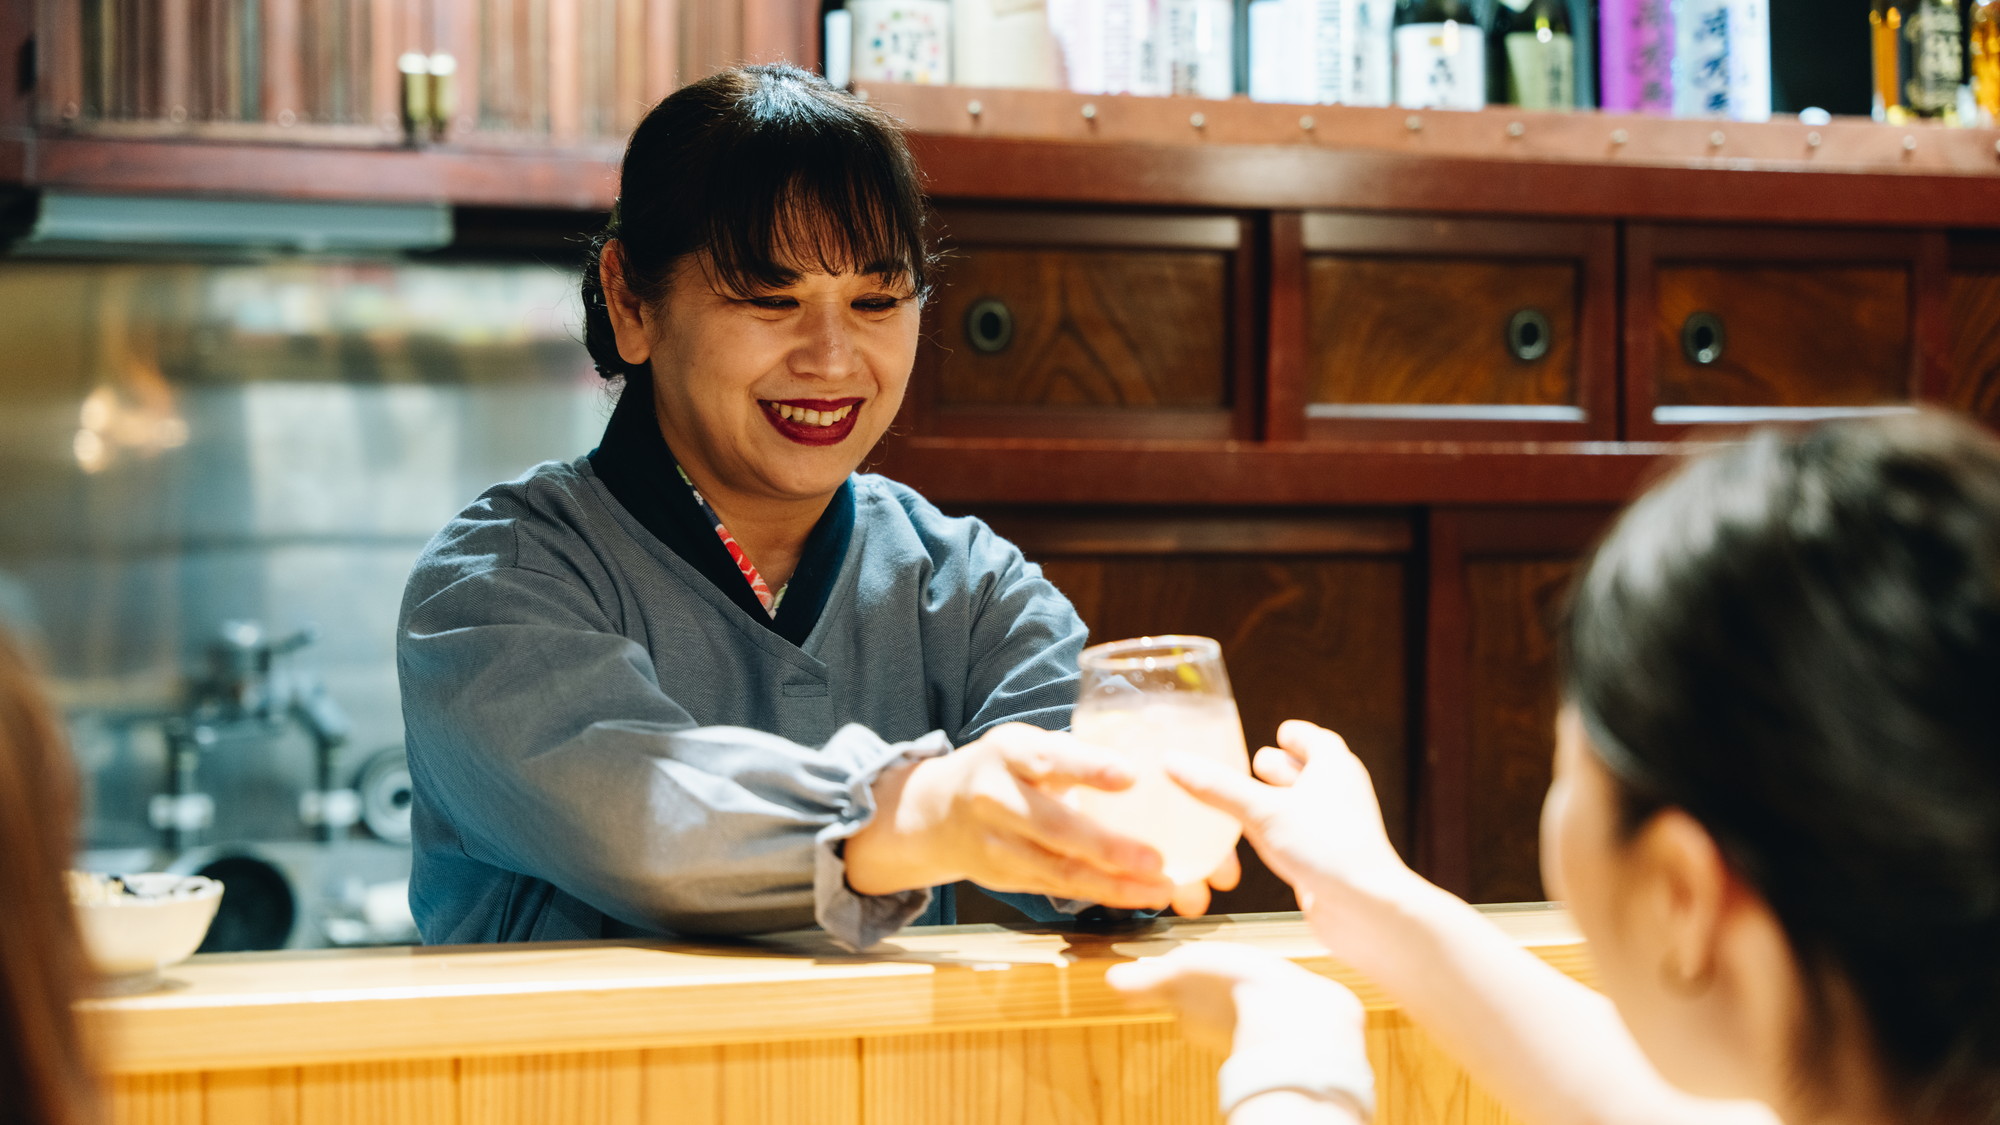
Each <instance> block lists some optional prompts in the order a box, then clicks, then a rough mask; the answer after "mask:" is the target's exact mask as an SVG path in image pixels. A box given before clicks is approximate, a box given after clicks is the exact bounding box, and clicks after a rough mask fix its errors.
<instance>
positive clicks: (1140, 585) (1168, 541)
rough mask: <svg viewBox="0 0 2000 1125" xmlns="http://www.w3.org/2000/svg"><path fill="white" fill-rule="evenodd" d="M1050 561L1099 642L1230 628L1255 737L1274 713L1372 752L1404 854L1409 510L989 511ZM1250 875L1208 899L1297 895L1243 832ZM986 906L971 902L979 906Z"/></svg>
mask: <svg viewBox="0 0 2000 1125" xmlns="http://www.w3.org/2000/svg"><path fill="white" fill-rule="evenodd" d="M981 514H982V515H984V516H985V518H987V520H988V521H989V522H990V523H992V525H993V526H994V528H995V530H997V531H999V532H1000V533H1001V534H1003V535H1006V536H1007V537H1009V538H1010V539H1012V540H1014V542H1016V543H1018V544H1019V545H1020V546H1021V549H1022V550H1023V552H1024V553H1026V554H1027V556H1028V557H1029V558H1030V559H1032V560H1034V561H1036V562H1038V563H1040V564H1041V566H1042V569H1043V573H1044V574H1046V575H1047V577H1048V578H1049V580H1050V581H1051V582H1053V583H1055V584H1056V586H1057V587H1058V588H1060V589H1061V590H1062V591H1063V593H1064V594H1066V595H1068V596H1069V598H1070V600H1071V601H1072V602H1073V603H1074V604H1075V605H1076V609H1077V613H1078V615H1079V616H1081V617H1082V618H1083V620H1084V623H1085V624H1086V625H1088V626H1089V627H1090V633H1091V638H1092V639H1093V640H1094V641H1106V640H1116V639H1119V638H1121V637H1135V636H1147V635H1157V634H1160V633H1194V634H1197V635H1201V636H1211V637H1215V638H1216V639H1218V640H1219V641H1221V642H1222V654H1223V661H1224V663H1225V664H1226V665H1227V667H1228V670H1229V678H1230V683H1231V685H1232V687H1233V689H1234V691H1235V694H1236V703H1237V709H1238V711H1239V712H1240V713H1241V714H1242V716H1243V727H1244V731H1245V734H1246V736H1247V737H1248V739H1249V743H1250V748H1251V749H1252V750H1253V751H1254V750H1255V749H1256V748H1257V747H1258V746H1264V745H1269V744H1271V742H1272V741H1273V740H1274V739H1275V737H1276V733H1277V727H1278V724H1279V723H1281V722H1283V721H1284V720H1286V719H1307V720H1310V721H1312V722H1316V723H1319V724H1321V725H1323V726H1326V727H1330V728H1332V729H1334V730H1337V731H1340V732H1341V733H1342V734H1343V735H1344V736H1345V737H1346V738H1347V740H1348V744H1349V745H1350V746H1352V747H1353V748H1354V751H1355V753H1356V754H1358V755H1360V756H1361V758H1362V760H1363V761H1365V762H1366V763H1367V764H1368V769H1369V772H1370V773H1371V774H1372V775H1373V777H1374V780H1375V788H1376V793H1377V796H1378V797H1379V798H1380V800H1381V802H1382V813H1383V820H1384V822H1385V824H1386V826H1387V827H1388V829H1389V834H1390V837H1391V839H1393V840H1394V841H1395V842H1396V843H1397V845H1398V846H1399V847H1402V848H1403V849H1404V851H1405V853H1406V854H1407V853H1408V851H1409V849H1408V843H1409V840H1410V828H1411V823H1412V820H1411V815H1410V814H1411V809H1410V787H1411V781H1412V774H1411V770H1410V764H1411V718H1412V705H1413V702H1414V699H1415V695H1414V684H1413V677H1414V669H1415V667H1416V664H1415V657H1416V655H1417V654H1416V652H1415V651H1414V650H1413V649H1412V647H1411V645H1410V640H1409V636H1410V634H1409V623H1410V620H1411V617H1412V614H1413V613H1415V612H1416V610H1417V603H1418V602H1419V601H1420V600H1421V592H1420V588H1419V587H1418V585H1417V583H1416V580H1415V576H1416V574H1417V568H1416V561H1417V560H1416V558H1415V556H1414V550H1415V542H1416V533H1415V528H1414V526H1413V522H1412V520H1411V519H1410V517H1409V516H1407V515H1400V514H1379V513H1364V512H1353V511H1342V510H1305V511H1292V512H1285V513H1283V514H1271V513H1249V512H1241V511H1229V512H1202V511H1200V510H1189V509H1181V510H1177V511H1174V512H1171V513H1156V512H1146V511H1135V510H1133V509H1129V508H1128V509H1088V510H1082V511H1078V510H1073V509H1053V510H1051V509H1027V510H1022V509H1008V508H994V509H986V510H984V511H982V513H981ZM1241 855H1242V857H1243V859H1244V861H1245V878H1244V881H1243V884H1242V886H1241V887H1240V888H1239V889H1238V890H1236V891H1234V892H1231V893H1226V894H1221V895H1218V896H1217V897H1216V903H1215V906H1214V907H1213V909H1214V910H1215V911H1217V912H1228V913H1236V912H1242V911H1259V910H1293V909H1296V908H1297V904H1296V902H1295V900H1294V899H1293V898H1292V895H1291V891H1290V889H1289V888H1287V887H1286V886H1285V885H1284V884H1283V883H1282V882H1280V881H1279V880H1278V879H1277V878H1276V877H1274V876H1272V875H1271V874H1270V873H1269V872H1268V871H1267V870H1265V868H1264V867H1263V865H1262V864H1261V863H1259V862H1258V861H1257V860H1256V857H1255V853H1254V852H1252V851H1251V850H1250V849H1249V848H1248V847H1247V846H1246V847H1244V848H1243V849H1242V850H1241ZM980 917H981V916H977V915H975V920H976V919H978V918H980Z"/></svg>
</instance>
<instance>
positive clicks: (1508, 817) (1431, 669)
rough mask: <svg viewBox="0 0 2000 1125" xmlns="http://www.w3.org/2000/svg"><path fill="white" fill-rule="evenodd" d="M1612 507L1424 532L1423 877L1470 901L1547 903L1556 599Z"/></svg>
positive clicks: (1441, 515)
mask: <svg viewBox="0 0 2000 1125" xmlns="http://www.w3.org/2000/svg"><path fill="white" fill-rule="evenodd" d="M1612 515H1613V510H1612V509H1608V508H1535V507H1526V506H1524V507H1521V508H1515V509H1457V508H1445V509H1437V510H1434V511H1433V512H1432V513H1431V516H1430V522H1429V529H1428V530H1429V536H1428V548H1429V549H1428V563H1429V580H1430V581H1429V600H1428V614H1427V622H1426V630H1425V632H1426V638H1427V639H1426V645H1427V652H1426V670H1425V687H1424V725H1425V737H1424V743H1425V746H1424V770H1423V773H1422V783H1421V785H1420V787H1419V793H1420V798H1419V800H1420V805H1419V807H1420V810H1421V811H1420V814H1419V815H1420V819H1421V822H1422V825H1423V828H1422V830H1421V832H1420V837H1419V841H1418V853H1419V854H1420V855H1421V856H1422V857H1423V864H1424V867H1425V869H1426V871H1427V873H1428V874H1429V875H1430V877H1431V878H1432V879H1434V880H1435V881H1437V882H1438V883H1439V884H1440V885H1441V886H1444V887H1446V888H1448V889H1450V890H1453V891H1456V892H1457V893H1459V894H1461V895H1463V896H1465V897H1466V898H1468V899H1470V900H1471V901H1473V902H1526V901H1534V900H1539V899H1542V898H1544V897H1546V895H1545V893H1544V890H1543V887H1542V881H1541V872H1540V869H1539V852H1540V848H1539V846H1538V839H1539V837H1538V826H1539V823H1540V818H1541V808H1542V796H1543V794H1544V793H1545V792H1546V791H1547V789H1548V787H1549V775H1550V762H1551V758H1552V756H1553V754H1554V750H1555V717H1556V708H1557V700H1558V685H1557V674H1558V668H1557V651H1558V636H1559V628H1560V625H1561V617H1562V607H1563V601H1564V599H1565V597H1566V596H1567V594H1568V590H1569V583H1570V581H1571V579H1572V578H1573V577H1574V575H1575V572H1576V568H1577V566H1578V564H1579V562H1580V560H1581V559H1582V558H1583V556H1584V555H1585V553H1586V552H1587V551H1588V549H1589V547H1590V545H1591V544H1592V543H1593V542H1595V540H1596V539H1597V537H1598V536H1599V535H1601V534H1602V533H1603V531H1604V529H1605V528H1606V527H1607V526H1608V525H1609V523H1610V519H1611V516H1612Z"/></svg>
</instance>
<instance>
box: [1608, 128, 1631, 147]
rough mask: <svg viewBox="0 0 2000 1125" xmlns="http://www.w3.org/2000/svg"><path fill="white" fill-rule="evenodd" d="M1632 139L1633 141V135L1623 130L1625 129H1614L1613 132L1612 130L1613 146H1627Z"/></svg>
mask: <svg viewBox="0 0 2000 1125" xmlns="http://www.w3.org/2000/svg"><path fill="white" fill-rule="evenodd" d="M1631 139H1632V134H1630V133H1628V132H1626V131H1625V130H1623V129H1613V130H1611V143H1612V144H1614V145H1622V144H1625V143H1626V142H1628V141H1630V140H1631Z"/></svg>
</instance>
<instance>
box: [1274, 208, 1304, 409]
mask: <svg viewBox="0 0 2000 1125" xmlns="http://www.w3.org/2000/svg"><path fill="white" fill-rule="evenodd" d="M1304 231H1305V218H1304V216H1302V215H1300V214H1299V213H1298V212H1297V211H1279V212H1276V213H1274V214H1273V215H1272V216H1271V221H1270V226H1269V233H1268V235H1267V239H1268V244H1267V249H1266V252H1265V256H1266V258H1267V260H1268V261H1269V263H1270V275H1269V276H1270V287H1271V289H1270V294H1269V297H1268V298H1267V300H1266V301H1265V306H1264V307H1265V332H1266V333H1267V336H1266V344H1265V356H1266V359H1265V367H1264V370H1265V376H1264V412H1263V430H1264V439H1265V440H1266V441H1297V440H1299V439H1300V438H1303V437H1305V436H1306V371H1307V364H1308V361H1307V352H1306V346H1307V345H1306V337H1307V334H1308V332H1309V328H1308V327H1307V322H1306V253H1305V233H1304Z"/></svg>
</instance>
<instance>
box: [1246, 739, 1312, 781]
mask: <svg viewBox="0 0 2000 1125" xmlns="http://www.w3.org/2000/svg"><path fill="white" fill-rule="evenodd" d="M1250 768H1251V772H1253V773H1255V774H1256V775H1257V776H1258V777H1259V778H1261V779H1263V781H1264V783H1265V784H1267V785H1276V786H1279V787H1285V786H1290V785H1292V784H1293V783H1295V782H1297V781H1298V779H1299V774H1300V772H1301V769H1300V766H1299V760H1298V759H1297V758H1294V757H1292V756H1291V755H1290V754H1288V753H1286V752H1285V751H1283V750H1280V749H1279V748H1277V747H1276V746H1266V747H1264V748H1263V749H1261V750H1259V751H1257V757H1256V760H1255V761H1253V762H1252V763H1251V767H1250Z"/></svg>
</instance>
